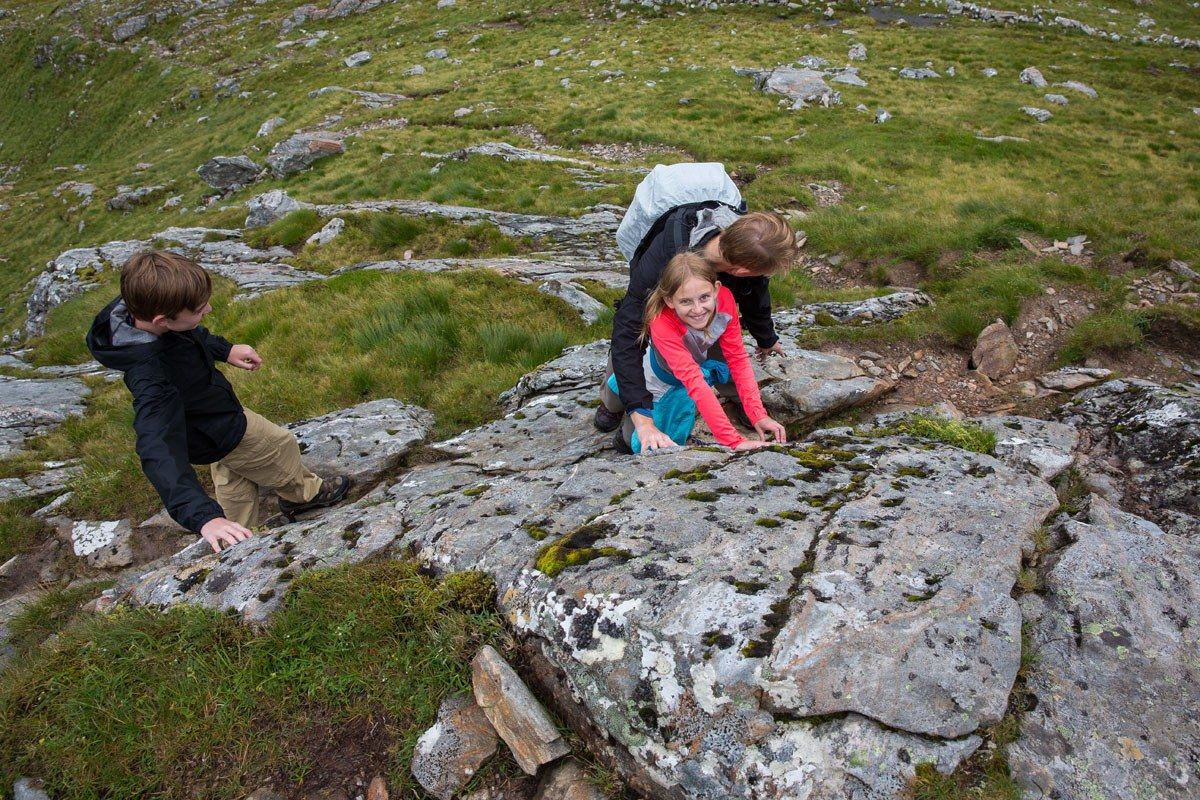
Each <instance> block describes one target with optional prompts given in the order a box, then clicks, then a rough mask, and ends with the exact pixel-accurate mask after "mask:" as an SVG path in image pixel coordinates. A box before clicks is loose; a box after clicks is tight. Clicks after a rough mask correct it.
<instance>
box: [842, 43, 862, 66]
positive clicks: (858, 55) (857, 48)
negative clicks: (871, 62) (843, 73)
mask: <svg viewBox="0 0 1200 800" xmlns="http://www.w3.org/2000/svg"><path fill="white" fill-rule="evenodd" d="M846 56H847V58H849V59H850V60H851V61H866V60H867V46H866V45H865V44H862V43H861V42H860V43H858V44H855V45H853V46H851V48H850V52H849V53H847V54H846Z"/></svg>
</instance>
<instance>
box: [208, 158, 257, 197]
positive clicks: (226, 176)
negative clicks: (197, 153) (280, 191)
mask: <svg viewBox="0 0 1200 800" xmlns="http://www.w3.org/2000/svg"><path fill="white" fill-rule="evenodd" d="M260 172H262V167H260V166H259V165H258V164H255V163H254V162H253V161H251V160H250V159H249V158H247V157H246V156H215V157H214V158H210V159H209V160H208V161H205V162H204V163H203V164H201V165H200V166H199V167H197V168H196V174H197V175H199V176H200V180H202V181H204V182H205V183H207V184H208V185H209V186H211V187H213V188H214V189H220V190H221V191H223V192H233V191H237V190H238V189H241V188H242V187H243V186H246V185H247V184H250V183H253V182H254V180H255V179H256V178H257V177H258V174H259V173H260Z"/></svg>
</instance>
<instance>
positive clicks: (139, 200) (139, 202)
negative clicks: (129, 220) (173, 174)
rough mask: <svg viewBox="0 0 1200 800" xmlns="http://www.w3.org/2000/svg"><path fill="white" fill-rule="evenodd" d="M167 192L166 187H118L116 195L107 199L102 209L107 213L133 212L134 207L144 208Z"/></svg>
mask: <svg viewBox="0 0 1200 800" xmlns="http://www.w3.org/2000/svg"><path fill="white" fill-rule="evenodd" d="M166 190H167V187H166V186H139V187H138V188H136V189H135V188H133V187H132V186H118V187H117V193H116V194H115V195H113V196H112V197H111V198H109V200H108V202H107V203H105V204H104V207H105V208H107V209H108V210H109V211H133V209H134V207H136V206H144V205H146V204H147V203H149V202H150V201H151V200H153V199H155V198H156V197H158V196H160V195H161V194H163V193H164V192H165V191H166Z"/></svg>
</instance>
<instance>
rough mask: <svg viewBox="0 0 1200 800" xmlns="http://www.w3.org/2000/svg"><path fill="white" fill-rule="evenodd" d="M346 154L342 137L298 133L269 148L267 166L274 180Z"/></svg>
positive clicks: (327, 134) (329, 134)
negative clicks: (323, 159) (326, 159)
mask: <svg viewBox="0 0 1200 800" xmlns="http://www.w3.org/2000/svg"><path fill="white" fill-rule="evenodd" d="M344 152H346V145H345V144H343V143H342V137H341V136H339V135H337V134H331V133H299V134H296V135H295V136H292V137H290V138H288V139H284V140H283V141H282V142H280V143H279V144H277V145H275V146H274V147H272V148H271V152H270V153H269V154H268V155H267V166H268V167H270V168H271V172H272V173H273V174H274V175H275V177H276V178H286V177H288V176H289V175H294V174H295V173H297V172H302V171H304V170H306V169H308V168H309V167H310V166H312V165H313V163H314V162H315V161H318V160H320V159H322V158H327V157H329V156H334V155H338V154H340V153H344Z"/></svg>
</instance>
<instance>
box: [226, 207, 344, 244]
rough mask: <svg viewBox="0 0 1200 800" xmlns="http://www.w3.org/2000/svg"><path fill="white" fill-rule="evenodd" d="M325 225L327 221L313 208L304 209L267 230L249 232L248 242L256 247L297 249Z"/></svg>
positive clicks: (257, 229) (267, 227)
mask: <svg viewBox="0 0 1200 800" xmlns="http://www.w3.org/2000/svg"><path fill="white" fill-rule="evenodd" d="M324 224H325V221H324V220H322V219H321V217H320V215H319V214H317V212H316V211H313V210H312V209H311V208H302V209H300V210H299V211H293V212H292V213H290V214H288V215H287V216H285V217H283V218H282V219H277V220H275V221H274V222H272V223H271V224H270V225H268V226H266V227H265V228H255V229H253V230H251V231H249V232H247V234H246V242H247V244H251V245H253V246H255V247H270V246H271V245H281V246H283V247H297V246H299V245H301V244H304V242H305V240H306V239H308V237H310V236H312V235H313V234H314V233H316V232H317V231H319V230H321V227H322V226H323V225H324Z"/></svg>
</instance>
